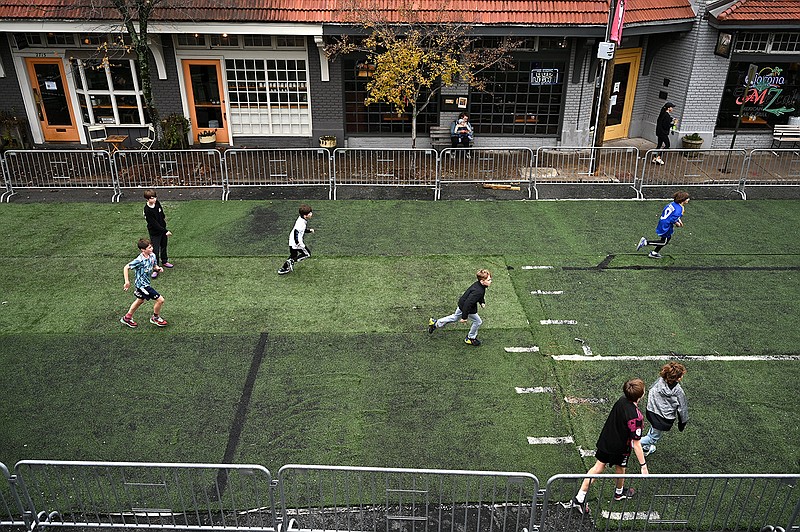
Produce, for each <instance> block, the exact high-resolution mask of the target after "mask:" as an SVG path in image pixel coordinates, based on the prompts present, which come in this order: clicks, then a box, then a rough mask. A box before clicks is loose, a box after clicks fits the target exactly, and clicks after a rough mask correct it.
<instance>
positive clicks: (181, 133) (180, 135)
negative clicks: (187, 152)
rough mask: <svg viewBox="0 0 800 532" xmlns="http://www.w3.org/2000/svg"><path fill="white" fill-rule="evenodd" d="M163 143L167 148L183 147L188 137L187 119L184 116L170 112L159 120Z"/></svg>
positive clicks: (185, 145) (185, 146)
mask: <svg viewBox="0 0 800 532" xmlns="http://www.w3.org/2000/svg"><path fill="white" fill-rule="evenodd" d="M161 129H162V131H163V133H164V138H163V143H164V147H165V148H166V149H168V150H176V149H185V148H187V145H188V140H187V139H188V138H189V121H188V120H187V119H186V117H185V116H183V115H179V114H171V115H169V116H167V117H166V118H164V119H163V120H162V121H161Z"/></svg>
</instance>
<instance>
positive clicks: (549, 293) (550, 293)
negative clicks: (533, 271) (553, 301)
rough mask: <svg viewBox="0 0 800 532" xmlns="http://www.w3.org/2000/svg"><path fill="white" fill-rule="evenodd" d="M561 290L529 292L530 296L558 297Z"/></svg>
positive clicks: (561, 292)
mask: <svg viewBox="0 0 800 532" xmlns="http://www.w3.org/2000/svg"><path fill="white" fill-rule="evenodd" d="M563 293H564V291H563V290H531V295H532V296H560V295H561V294H563Z"/></svg>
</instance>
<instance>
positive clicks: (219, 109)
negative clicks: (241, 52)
mask: <svg viewBox="0 0 800 532" xmlns="http://www.w3.org/2000/svg"><path fill="white" fill-rule="evenodd" d="M183 78H184V80H185V83H186V95H187V100H188V103H189V114H190V115H191V116H190V118H191V123H192V138H193V139H194V142H195V143H197V142H198V141H197V135H198V134H199V133H200V132H201V131H209V130H216V133H217V142H222V143H228V139H229V136H228V120H227V117H226V116H225V91H224V89H223V86H222V72H221V67H220V62H219V61H214V60H201V59H184V60H183Z"/></svg>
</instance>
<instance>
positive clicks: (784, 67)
mask: <svg viewBox="0 0 800 532" xmlns="http://www.w3.org/2000/svg"><path fill="white" fill-rule="evenodd" d="M749 66H750V62H749V61H734V62H732V63H731V66H730V69H729V70H728V77H727V79H726V81H725V91H724V93H723V95H722V103H721V104H720V108H719V114H718V115H717V127H718V128H721V129H733V128H735V127H736V121H737V119H738V118H739V112H740V109H741V113H742V122H741V125H740V127H741V128H743V129H751V130H752V129H756V130H758V129H764V130H771V129H772V127H773V126H774V125H775V124H786V123H788V120H789V117H790V116H800V63H797V62H777V61H774V60H773V59H767V58H766V57H765V59H764V60H763V61H760V62H759V64H758V67H759V68H758V75H757V76H756V78H755V79H754V80H747V81H745V78H746V77H747V70H748V68H749ZM745 83H747V85H748V87H747V90H746V91H745ZM745 92H746V94H745ZM743 101H744V107H743V108H742V103H743Z"/></svg>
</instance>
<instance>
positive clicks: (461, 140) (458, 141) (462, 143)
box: [450, 135, 469, 148]
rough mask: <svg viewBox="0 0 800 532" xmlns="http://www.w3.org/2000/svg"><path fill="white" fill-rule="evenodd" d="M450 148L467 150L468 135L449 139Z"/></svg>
mask: <svg viewBox="0 0 800 532" xmlns="http://www.w3.org/2000/svg"><path fill="white" fill-rule="evenodd" d="M450 146H451V147H453V148H469V135H459V136H456V137H450Z"/></svg>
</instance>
